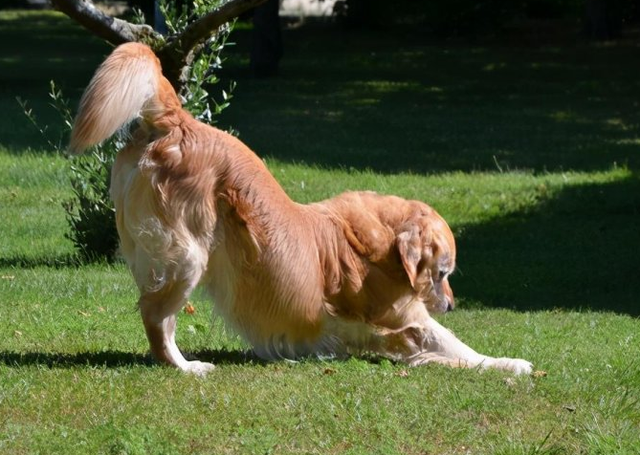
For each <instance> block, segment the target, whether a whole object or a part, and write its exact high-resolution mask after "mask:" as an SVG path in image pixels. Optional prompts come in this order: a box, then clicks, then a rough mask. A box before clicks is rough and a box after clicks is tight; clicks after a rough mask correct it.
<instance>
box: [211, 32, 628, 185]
mask: <svg viewBox="0 0 640 455" xmlns="http://www.w3.org/2000/svg"><path fill="white" fill-rule="evenodd" d="M243 33H247V32H245V31H242V33H236V34H234V38H237V41H238V42H239V47H240V48H242V43H243V41H248V37H247V36H243ZM314 33H315V35H314ZM314 36H315V38H316V39H311V38H312V37H314ZM285 38H288V40H286V42H287V44H288V46H287V53H286V56H285V58H284V59H283V61H282V65H281V75H280V77H279V78H276V79H272V80H255V79H251V78H250V77H248V76H247V74H246V71H244V72H243V71H240V69H241V68H244V66H243V65H245V62H243V61H238V62H235V61H234V58H233V55H232V57H231V58H230V63H229V64H228V65H227V68H228V70H227V71H228V74H229V77H230V78H231V79H235V80H237V81H238V88H237V90H236V92H235V98H234V99H233V100H232V102H231V107H230V108H229V109H227V110H226V111H224V112H223V114H222V117H221V124H222V126H223V127H232V128H234V129H236V130H238V131H239V132H240V138H241V139H242V140H244V141H246V142H247V143H248V144H249V145H250V146H251V147H252V148H253V149H254V150H255V151H256V153H258V154H259V155H261V156H269V157H273V158H276V159H278V160H282V161H286V162H296V163H306V164H309V165H319V166H321V167H325V168H346V169H349V168H355V169H363V168H367V169H371V170H374V171H376V172H380V173H384V174H387V173H395V172H415V173H433V172H443V171H470V170H492V171H495V170H496V169H497V168H501V169H504V170H507V169H532V170H535V171H540V172H544V171H557V170H567V169H572V170H583V171H593V170H604V169H609V168H610V167H611V166H612V165H613V163H618V164H621V165H627V166H628V167H629V168H631V169H640V153H638V146H639V144H640V142H639V141H638V137H640V110H639V109H638V106H637V100H638V98H639V97H640V83H638V79H637V78H636V77H635V74H638V73H639V72H640V63H639V62H640V60H638V59H635V58H633V57H632V55H635V53H636V51H637V47H636V46H635V44H634V45H630V44H617V45H612V46H610V47H596V46H591V45H587V44H581V45H575V44H573V45H571V44H566V43H565V44H560V45H559V46H557V47H522V46H512V47H510V46H506V45H505V46H495V45H494V46H484V47H483V46H476V45H452V44H449V43H446V42H442V43H431V42H428V41H426V40H424V39H423V40H420V39H406V37H399V36H394V35H392V34H391V35H389V34H387V35H384V38H382V37H373V36H368V35H366V33H362V34H340V33H337V31H335V30H334V31H333V32H332V31H331V30H326V31H325V33H324V34H321V33H320V32H314V31H313V30H304V29H297V30H289V31H287V32H286V33H285ZM385 40H386V41H385ZM336 42H340V43H341V45H340V47H335V43H336ZM232 52H235V50H232ZM234 62H235V63H234ZM215 92H216V90H214V91H212V93H214V94H215Z"/></svg>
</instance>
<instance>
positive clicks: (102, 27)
mask: <svg viewBox="0 0 640 455" xmlns="http://www.w3.org/2000/svg"><path fill="white" fill-rule="evenodd" d="M51 4H52V5H53V6H54V8H55V9H57V10H58V11H61V12H63V13H64V14H66V15H67V16H69V17H70V18H71V19H73V20H74V21H76V22H78V23H79V24H80V25H82V26H83V27H85V28H86V29H87V30H89V31H90V32H92V33H93V34H94V35H96V36H99V37H100V38H102V39H104V40H106V41H108V42H110V43H111V44H114V45H118V44H122V43H126V42H129V41H142V40H144V39H145V38H147V37H155V38H159V37H160V35H159V34H158V33H156V32H155V31H153V29H152V28H151V27H150V26H148V25H137V24H131V23H129V22H127V21H123V20H122V19H118V18H115V17H111V16H109V15H107V14H105V13H103V12H102V11H100V10H99V9H98V8H96V7H95V6H94V4H93V3H92V2H91V1H90V0H51Z"/></svg>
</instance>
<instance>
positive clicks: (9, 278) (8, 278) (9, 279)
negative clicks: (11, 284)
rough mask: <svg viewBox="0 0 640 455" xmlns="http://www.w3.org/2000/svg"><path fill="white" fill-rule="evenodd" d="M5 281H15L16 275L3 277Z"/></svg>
mask: <svg viewBox="0 0 640 455" xmlns="http://www.w3.org/2000/svg"><path fill="white" fill-rule="evenodd" d="M2 279H3V280H7V281H13V280H15V279H16V277H15V275H2Z"/></svg>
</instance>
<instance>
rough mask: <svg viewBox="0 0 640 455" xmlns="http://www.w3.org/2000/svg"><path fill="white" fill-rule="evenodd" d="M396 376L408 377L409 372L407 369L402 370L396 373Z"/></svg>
mask: <svg viewBox="0 0 640 455" xmlns="http://www.w3.org/2000/svg"><path fill="white" fill-rule="evenodd" d="M396 376H400V377H401V378H406V377H407V376H409V372H408V371H407V370H400V371H398V372H397V373H396Z"/></svg>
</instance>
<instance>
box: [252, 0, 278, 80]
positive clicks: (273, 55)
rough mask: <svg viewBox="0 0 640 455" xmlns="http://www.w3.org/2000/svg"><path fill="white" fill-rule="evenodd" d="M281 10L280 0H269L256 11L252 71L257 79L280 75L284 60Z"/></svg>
mask: <svg viewBox="0 0 640 455" xmlns="http://www.w3.org/2000/svg"><path fill="white" fill-rule="evenodd" d="M279 9H280V1H279V0H267V2H266V3H264V4H262V5H260V6H258V7H257V8H256V9H255V10H254V14H253V41H252V46H251V71H252V72H253V74H254V75H255V76H257V77H270V76H275V75H276V74H278V64H279V63H280V59H281V58H282V35H281V33H280V16H279V15H278V12H279Z"/></svg>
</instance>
